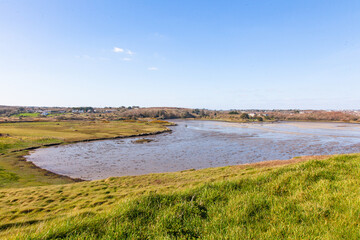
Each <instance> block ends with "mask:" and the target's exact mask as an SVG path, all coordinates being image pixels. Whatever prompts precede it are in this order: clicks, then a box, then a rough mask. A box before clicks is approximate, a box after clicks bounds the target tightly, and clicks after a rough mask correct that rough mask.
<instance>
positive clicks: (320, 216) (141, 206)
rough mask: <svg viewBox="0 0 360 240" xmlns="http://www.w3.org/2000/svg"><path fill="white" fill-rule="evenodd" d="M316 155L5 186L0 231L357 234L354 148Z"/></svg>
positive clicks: (359, 172) (109, 235)
mask: <svg viewBox="0 0 360 240" xmlns="http://www.w3.org/2000/svg"><path fill="white" fill-rule="evenodd" d="M309 159H310V160H309ZM320 159H322V160H316V159H311V158H304V159H302V158H296V159H294V160H293V161H290V162H287V163H288V165H281V164H279V163H278V162H274V164H254V165H245V166H241V167H238V166H233V167H222V168H210V169H203V170H197V171H194V170H188V171H183V172H176V173H164V174H149V175H144V176H135V177H121V178H109V179H106V180H101V181H91V182H81V183H74V184H66V185H52V186H42V187H30V188H23V189H2V190H0V206H1V208H0V209H1V214H0V216H1V219H0V222H1V225H0V237H2V238H6V239H193V238H201V239H358V238H360V232H359V230H358V227H359V224H360V219H359V213H360V189H359V187H358V186H359V184H360V154H350V155H336V156H331V157H327V158H324V157H322V158H320ZM305 160H306V161H305ZM291 162H295V163H293V164H289V163H291Z"/></svg>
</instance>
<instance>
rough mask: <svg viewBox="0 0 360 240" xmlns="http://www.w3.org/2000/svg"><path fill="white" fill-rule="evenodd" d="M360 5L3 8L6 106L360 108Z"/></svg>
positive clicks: (0, 88) (51, 4)
mask: <svg viewBox="0 0 360 240" xmlns="http://www.w3.org/2000/svg"><path fill="white" fill-rule="evenodd" d="M359 90H360V1H358V0H356V1H346V0H344V1H338V0H336V1H335V0H333V1H332V0H326V1H322V0H301V1H300V0H299V1H288V0H281V1H280V0H278V1H276V0H275V1H273V0H272V1H265V0H263V1H260V0H256V1H255V0H249V1H187V0H182V1H165V0H164V1H159V0H153V1H136V0H132V1H109V0H108V1H106V0H92V1H90V0H88V1H81V0H77V1H69V0H51V1H49V0H42V1H35V0H23V1H21V0H15V1H14V0H0V105H28V106H31V105H35V106H99V107H103V106H114V107H116V106H122V105H125V106H128V105H140V106H143V107H150V106H176V107H193V108H210V109H234V108H236V109H244V108H261V109H273V108H285V109H288V108H300V109H304V108H305V109H359V108H360V94H359Z"/></svg>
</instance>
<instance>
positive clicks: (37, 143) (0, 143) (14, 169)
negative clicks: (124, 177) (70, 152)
mask: <svg viewBox="0 0 360 240" xmlns="http://www.w3.org/2000/svg"><path fill="white" fill-rule="evenodd" d="M168 124H169V123H167V122H156V121H153V122H146V121H112V122H109V121H96V122H89V121H81V122H76V121H75V122H74V121H72V122H23V123H0V188H1V187H24V186H38V185H48V184H61V183H70V182H74V180H73V179H70V178H67V177H61V176H58V175H56V174H53V173H50V172H48V171H45V170H43V169H40V168H37V167H36V166H34V165H33V164H32V163H30V162H27V161H25V159H24V158H23V156H24V155H26V154H28V150H24V149H29V148H37V147H41V146H46V145H51V144H66V143H71V142H79V141H88V140H96V139H109V138H116V137H126V136H135V135H141V134H149V133H154V132H163V131H167V130H168V128H167V127H166V125H168Z"/></svg>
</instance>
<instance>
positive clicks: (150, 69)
mask: <svg viewBox="0 0 360 240" xmlns="http://www.w3.org/2000/svg"><path fill="white" fill-rule="evenodd" d="M148 70H149V71H157V70H159V69H158V68H157V67H148Z"/></svg>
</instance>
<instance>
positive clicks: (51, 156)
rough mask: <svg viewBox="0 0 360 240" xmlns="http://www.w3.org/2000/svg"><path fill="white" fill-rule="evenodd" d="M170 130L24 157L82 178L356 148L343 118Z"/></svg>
mask: <svg viewBox="0 0 360 240" xmlns="http://www.w3.org/2000/svg"><path fill="white" fill-rule="evenodd" d="M173 122H176V123H177V126H174V127H171V129H172V130H173V131H172V132H171V133H164V134H160V135H155V136H148V137H146V138H148V139H152V140H154V141H152V142H148V143H143V144H135V143H133V141H134V140H137V139H139V138H128V139H115V140H102V141H94V142H83V143H75V144H70V145H62V146H54V147H49V148H42V149H37V150H35V151H33V152H32V153H31V154H30V155H29V156H27V160H29V161H32V162H33V163H34V164H36V165H37V166H39V167H41V168H44V169H47V170H49V171H52V172H55V173H58V174H62V175H67V176H70V177H73V178H82V179H86V180H94V179H103V178H107V177H110V176H126V175H140V174H146V173H160V172H172V171H180V170H186V169H192V168H195V169H199V168H208V167H219V166H227V165H236V164H243V163H253V162H260V161H266V160H275V159H289V158H292V157H295V156H301V155H323V154H339V153H355V152H360V125H358V124H349V123H311V122H280V123H263V124H259V123H227V122H215V121H188V120H174V121H173Z"/></svg>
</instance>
